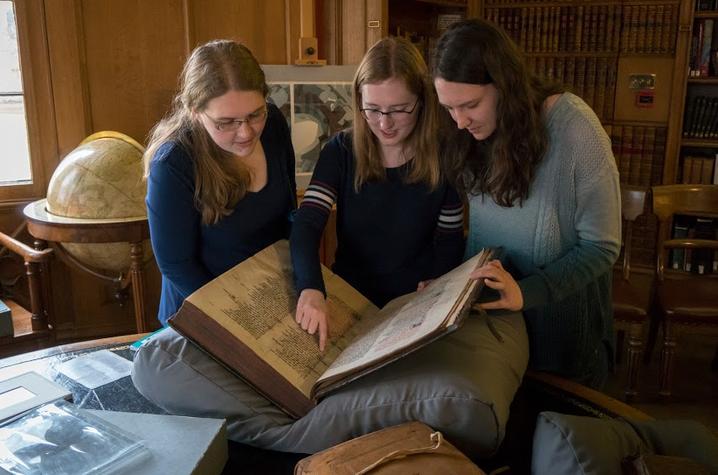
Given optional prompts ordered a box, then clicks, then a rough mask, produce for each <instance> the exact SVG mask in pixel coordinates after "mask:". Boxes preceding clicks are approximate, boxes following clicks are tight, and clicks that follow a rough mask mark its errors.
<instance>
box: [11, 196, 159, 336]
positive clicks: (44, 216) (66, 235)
mask: <svg viewBox="0 0 718 475" xmlns="http://www.w3.org/2000/svg"><path fill="white" fill-rule="evenodd" d="M23 212H24V214H25V218H26V219H27V229H28V232H29V233H30V234H31V235H32V236H33V237H34V238H35V239H36V241H35V248H36V249H38V250H40V249H44V248H45V247H47V243H48V242H52V243H62V242H71V243H83V244H89V243H111V242H128V243H130V269H129V278H130V280H131V283H132V296H133V301H134V310H135V323H136V327H137V333H145V332H147V331H148V330H149V327H148V326H147V322H146V319H145V300H144V296H145V283H144V270H143V269H144V265H143V257H144V248H143V243H144V241H146V240H148V239H149V238H150V231H149V225H148V223H147V218H146V217H138V218H122V219H79V218H66V217H63V216H58V215H53V214H50V213H48V212H47V209H46V200H44V199H42V200H38V201H35V202H33V203H30V204H29V205H27V206H26V207H25V209H24V210H23ZM58 254H59V255H60V256H61V257H62V256H64V257H65V258H66V259H68V258H69V259H70V261H71V264H74V265H75V266H77V267H80V268H81V269H83V270H85V271H87V272H89V273H91V274H93V275H95V276H96V277H100V278H104V279H107V280H110V278H108V277H107V276H104V275H102V274H100V273H98V272H97V271H95V270H93V269H90V268H88V267H85V266H84V265H82V264H81V263H79V261H76V260H74V259H72V257H71V256H70V255H69V254H67V253H66V252H65V253H62V252H58Z"/></svg>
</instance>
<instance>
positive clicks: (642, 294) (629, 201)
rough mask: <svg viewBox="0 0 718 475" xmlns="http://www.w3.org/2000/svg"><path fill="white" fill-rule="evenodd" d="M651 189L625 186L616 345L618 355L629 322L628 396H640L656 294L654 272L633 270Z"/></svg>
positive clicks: (616, 295)
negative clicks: (636, 232) (639, 222)
mask: <svg viewBox="0 0 718 475" xmlns="http://www.w3.org/2000/svg"><path fill="white" fill-rule="evenodd" d="M647 195H648V190H647V189H646V188H643V187H637V186H629V185H622V186H621V216H622V219H623V225H624V235H623V239H622V242H621V247H622V248H623V261H622V265H621V267H620V268H616V269H615V270H614V274H613V318H614V320H615V321H616V323H617V324H618V325H616V326H617V328H618V329H619V338H618V341H617V345H616V353H617V355H618V356H617V359H619V360H620V355H621V354H622V353H623V335H624V332H625V330H624V329H623V328H621V327H622V326H624V325H620V324H621V323H623V324H625V325H626V326H628V349H627V358H626V359H627V365H628V371H627V377H626V388H625V391H624V392H625V396H626V399H627V400H630V399H633V398H635V397H636V396H638V375H639V369H640V367H641V365H640V361H641V354H642V353H643V333H644V323H645V322H646V320H648V316H649V311H650V307H651V302H652V298H653V281H654V276H653V272H650V273H646V272H633V273H632V272H631V244H632V239H633V225H634V223H635V221H636V218H638V217H639V216H640V215H642V214H644V210H645V207H646V197H647Z"/></svg>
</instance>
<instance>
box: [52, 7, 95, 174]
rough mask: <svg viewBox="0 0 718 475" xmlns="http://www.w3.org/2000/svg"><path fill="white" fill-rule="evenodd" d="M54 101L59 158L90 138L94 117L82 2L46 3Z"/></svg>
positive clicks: (55, 163) (56, 162)
mask: <svg viewBox="0 0 718 475" xmlns="http://www.w3.org/2000/svg"><path fill="white" fill-rule="evenodd" d="M45 13H46V24H47V36H48V48H49V56H50V67H51V71H52V89H53V102H54V106H55V116H56V120H57V146H58V150H57V159H56V161H55V162H54V163H53V164H52V165H54V166H53V170H54V168H55V167H56V166H57V164H58V163H59V162H60V160H61V159H62V157H64V156H65V155H67V154H68V153H69V152H70V151H72V150H73V149H74V148H75V147H77V145H78V144H79V143H80V141H82V139H84V138H85V137H87V136H88V135H90V133H91V131H92V115H91V111H90V103H89V101H88V100H87V98H88V96H89V91H88V84H87V69H86V58H85V47H84V44H85V38H84V36H85V34H84V31H83V28H82V24H83V21H82V3H81V2H80V1H79V0H45Z"/></svg>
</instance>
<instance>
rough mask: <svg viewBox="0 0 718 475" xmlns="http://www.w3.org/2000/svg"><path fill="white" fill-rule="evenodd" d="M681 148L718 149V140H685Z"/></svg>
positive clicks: (682, 141)
mask: <svg viewBox="0 0 718 475" xmlns="http://www.w3.org/2000/svg"><path fill="white" fill-rule="evenodd" d="M681 146H683V147H695V148H718V140H706V139H683V140H681Z"/></svg>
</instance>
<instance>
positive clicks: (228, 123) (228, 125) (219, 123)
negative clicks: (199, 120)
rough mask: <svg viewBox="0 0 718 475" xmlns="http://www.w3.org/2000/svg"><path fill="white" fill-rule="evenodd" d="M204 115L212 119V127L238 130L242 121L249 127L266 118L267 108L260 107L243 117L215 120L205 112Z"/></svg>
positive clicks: (223, 129) (224, 130)
mask: <svg viewBox="0 0 718 475" xmlns="http://www.w3.org/2000/svg"><path fill="white" fill-rule="evenodd" d="M204 115H205V117H207V118H208V119H209V120H211V121H212V124H214V128H215V129H217V130H218V131H220V132H234V131H237V130H239V128H240V127H242V124H244V123H246V124H247V125H249V126H250V127H251V126H253V125H259V124H261V123H262V122H264V119H266V118H267V108H266V107H262V108H261V109H259V110H258V111H254V112H252V113H251V114H249V115H248V116H247V117H245V118H244V119H230V120H217V119H213V118H212V117H210V116H209V115H207V113H206V112H204Z"/></svg>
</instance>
